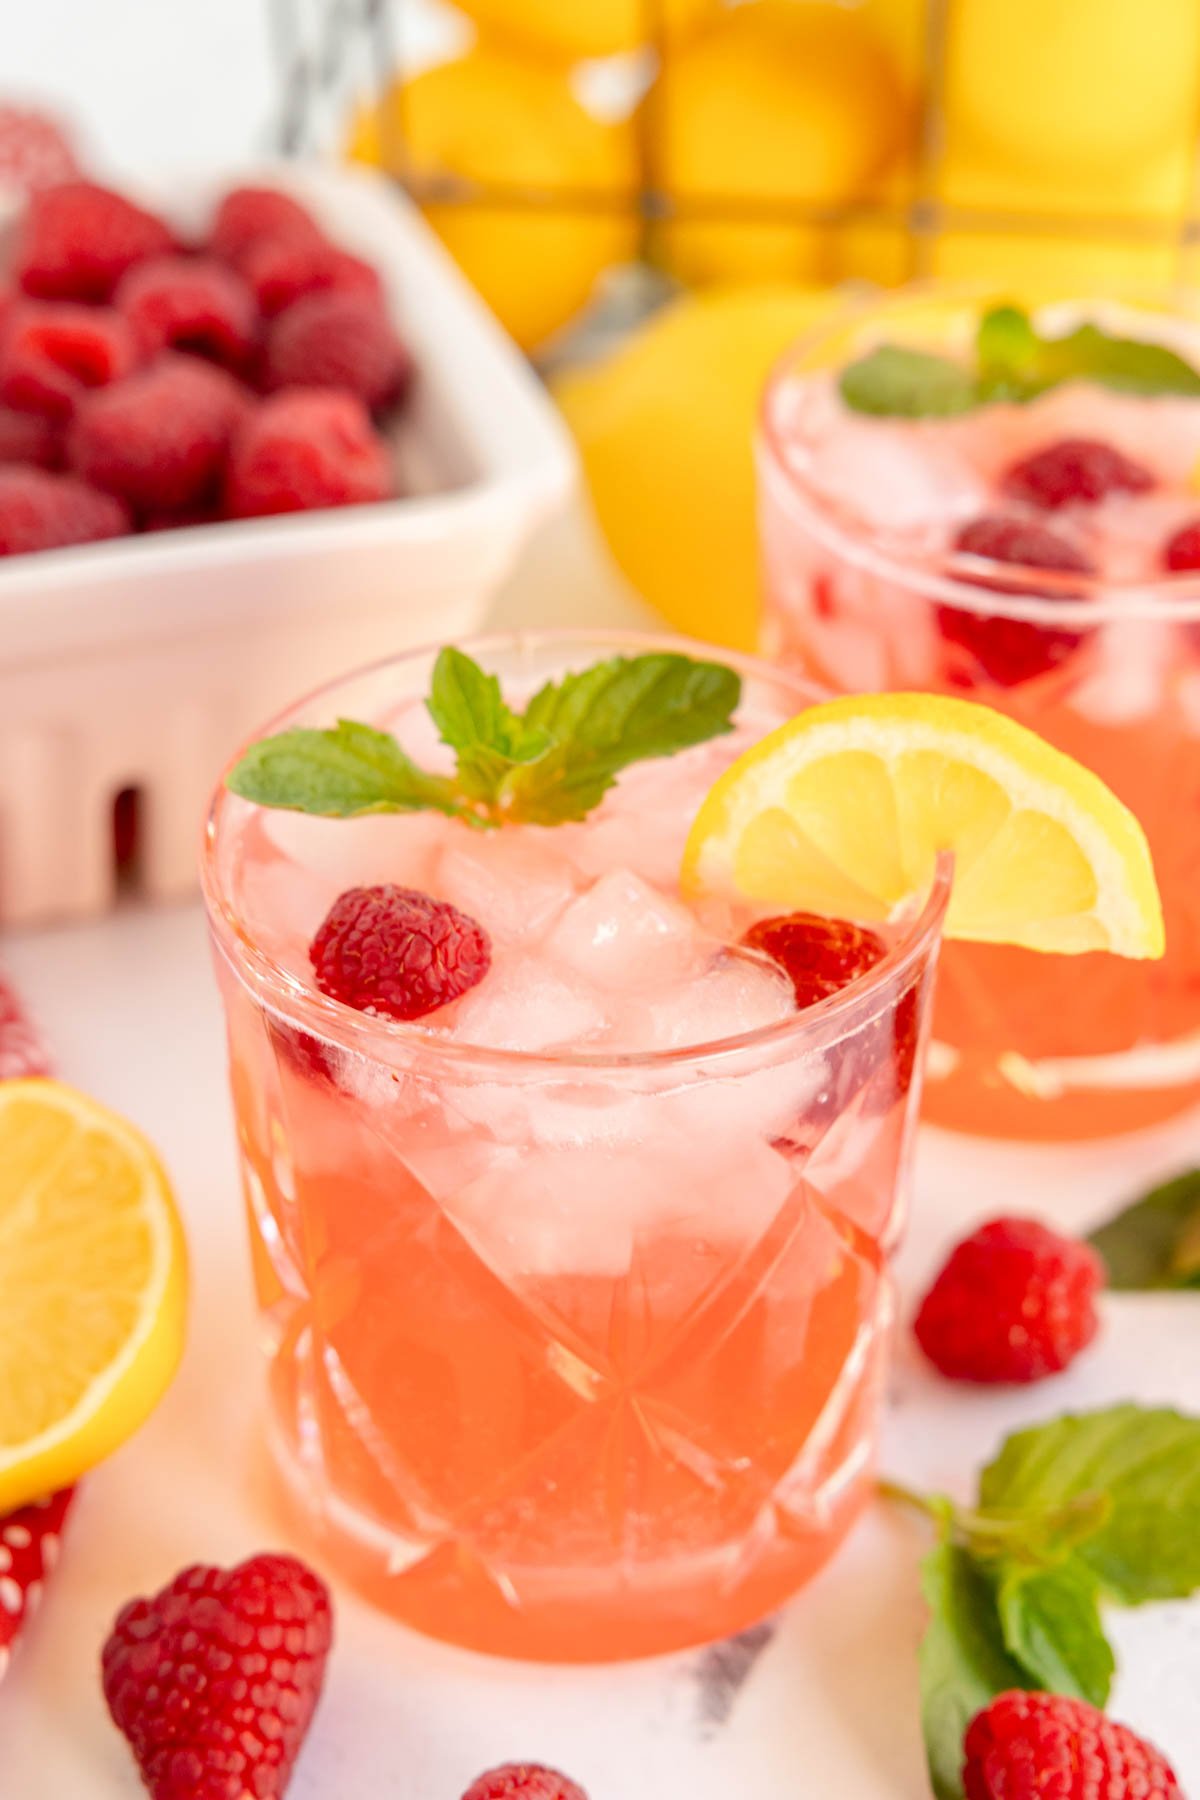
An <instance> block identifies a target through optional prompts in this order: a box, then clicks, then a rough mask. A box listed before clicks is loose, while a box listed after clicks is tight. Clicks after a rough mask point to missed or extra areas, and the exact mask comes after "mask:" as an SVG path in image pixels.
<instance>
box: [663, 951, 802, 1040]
mask: <svg viewBox="0 0 1200 1800" xmlns="http://www.w3.org/2000/svg"><path fill="white" fill-rule="evenodd" d="M651 1010H652V1014H653V1030H654V1038H655V1041H654V1048H655V1049H658V1050H676V1049H680V1048H682V1047H683V1046H684V1045H687V1044H715V1043H719V1042H720V1041H722V1040H723V1039H725V1038H731V1037H740V1036H741V1035H742V1034H743V1033H744V1032H747V1031H758V1030H760V1029H761V1028H762V1027H763V1026H766V1025H774V1024H777V1023H778V1022H779V1021H780V1020H783V1019H787V1018H793V1017H794V1016H795V1012H796V997H795V993H794V992H793V989H792V984H791V982H790V981H789V980H788V979H787V976H786V975H784V974H783V972H782V970H780V969H777V968H776V967H775V966H774V964H772V963H769V962H768V961H767V960H766V959H765V958H764V957H759V956H750V955H745V954H743V953H742V952H740V951H738V950H735V949H729V950H725V951H723V952H722V954H721V955H720V956H718V957H717V958H715V959H714V961H713V962H712V963H711V964H710V965H709V966H708V968H707V969H704V970H703V971H702V972H700V973H698V974H697V975H695V976H694V977H693V978H692V979H691V980H689V981H681V982H680V983H679V984H678V986H676V987H674V988H672V989H671V990H670V991H669V992H667V993H665V994H663V995H662V996H661V997H659V998H656V999H655V1001H654V1003H653V1005H652V1009H651Z"/></svg>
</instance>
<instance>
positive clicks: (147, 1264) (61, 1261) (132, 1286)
mask: <svg viewBox="0 0 1200 1800" xmlns="http://www.w3.org/2000/svg"><path fill="white" fill-rule="evenodd" d="M186 1302H187V1255H186V1251H185V1247H184V1241H183V1232H182V1230H181V1228H180V1224H179V1219H178V1217H177V1215H176V1212H175V1207H174V1203H173V1201H172V1198H171V1191H170V1188H169V1186H168V1184H167V1178H166V1176H165V1175H164V1173H163V1171H162V1169H161V1168H160V1166H159V1163H158V1159H157V1158H156V1156H155V1154H154V1152H153V1150H152V1149H151V1148H150V1145H149V1144H148V1143H147V1142H146V1141H145V1139H144V1138H143V1137H142V1136H141V1134H140V1133H139V1132H137V1131H135V1130H134V1128H133V1126H132V1125H129V1124H127V1123H126V1122H125V1121H124V1120H123V1119H119V1118H117V1117H116V1116H115V1115H114V1114H113V1113H110V1112H107V1111H106V1110H105V1109H104V1108H103V1107H102V1106H99V1105H97V1103H96V1102H95V1101H94V1100H89V1099H88V1098H87V1096H86V1095H84V1094H80V1093H77V1092H76V1091H75V1090H74V1089H73V1088H69V1087H65V1086H63V1085H62V1084H61V1083H60V1082H56V1081H4V1082H0V1513H4V1512H8V1511H10V1510H11V1509H12V1508H14V1507H17V1506H22V1505H25V1504H26V1503H27V1502H29V1501H31V1500H36V1499H38V1498H40V1497H41V1496H42V1495H43V1494H47V1493H50V1492H52V1491H53V1490H54V1489H56V1488H60V1487H65V1486H67V1485H68V1484H69V1483H71V1482H73V1481H75V1480H77V1479H78V1477H79V1476H80V1475H82V1474H84V1473H85V1471H86V1470H88V1469H90V1468H92V1467H93V1466H94V1464H96V1463H98V1462H100V1461H101V1460H102V1458H104V1457H105V1456H107V1455H108V1454H109V1453H110V1451H113V1450H115V1449H116V1448H117V1446H118V1445H119V1444H121V1443H123V1442H124V1440H125V1439H126V1438H127V1437H129V1436H130V1435H131V1433H132V1432H134V1431H136V1429H137V1427H138V1426H139V1425H140V1424H141V1423H142V1421H143V1420H144V1419H145V1418H147V1417H148V1415H149V1414H150V1412H151V1411H152V1410H153V1408H154V1406H155V1405H156V1404H157V1402H158V1400H159V1399H160V1398H161V1396H162V1394H163V1392H164V1390H165V1389H166V1387H167V1385H168V1383H169V1382H170V1380H171V1377H172V1375H173V1374H174V1373H175V1368H176V1365H177V1364H178V1362H179V1357H180V1353H181V1351H182V1348H183V1337H184V1319H185V1313H186Z"/></svg>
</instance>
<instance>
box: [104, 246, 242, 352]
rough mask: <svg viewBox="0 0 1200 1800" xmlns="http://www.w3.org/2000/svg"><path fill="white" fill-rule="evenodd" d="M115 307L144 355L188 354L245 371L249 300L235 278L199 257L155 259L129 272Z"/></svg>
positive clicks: (240, 281)
mask: <svg viewBox="0 0 1200 1800" xmlns="http://www.w3.org/2000/svg"><path fill="white" fill-rule="evenodd" d="M116 305H117V306H118V307H119V308H120V310H121V312H122V313H124V315H125V317H126V318H127V319H128V320H129V323H130V324H131V325H132V327H133V330H134V334H135V336H136V337H137V340H138V342H139V344H140V345H141V347H142V349H143V351H144V352H146V354H147V355H153V354H154V353H155V352H157V351H159V350H167V349H170V350H190V351H191V352H192V353H193V355H195V356H204V357H207V358H208V359H209V361H210V362H217V363H223V364H224V365H225V366H226V368H231V369H240V368H243V367H244V366H245V363H246V361H247V359H248V357H249V354H250V351H251V349H252V348H253V345H254V337H255V330H256V327H257V323H258V321H257V318H256V314H255V306H254V296H253V294H252V293H251V292H250V289H249V288H248V287H247V286H246V283H245V282H244V281H243V280H242V278H241V276H240V275H238V274H237V273H236V271H235V270H233V269H227V268H226V267H225V265H224V263H219V262H216V261H214V260H213V259H212V258H211V257H203V256H192V257H188V256H156V257H154V258H153V259H152V260H151V261H150V262H144V263H139V264H138V266H137V268H136V269H131V270H130V271H129V273H128V275H126V277H125V278H124V280H123V281H122V283H121V285H120V287H119V288H118V289H117V293H116Z"/></svg>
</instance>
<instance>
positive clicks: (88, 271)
mask: <svg viewBox="0 0 1200 1800" xmlns="http://www.w3.org/2000/svg"><path fill="white" fill-rule="evenodd" d="M171 247H172V241H171V233H170V232H169V231H168V230H167V228H166V226H165V225H164V224H163V222H162V220H161V219H156V218H155V217H154V215H153V214H152V213H148V212H143V211H142V209H141V208H140V207H138V206H134V205H133V204H132V202H131V201H129V200H126V199H123V198H122V196H121V195H120V194H114V193H112V192H111V190H110V189H108V188H102V187H97V186H95V184H94V183H92V182H90V181H68V182H64V183H63V184H62V185H61V186H59V187H52V188H44V189H43V190H42V192H41V193H39V194H34V195H33V197H32V199H31V200H30V202H29V208H28V210H27V212H26V215H25V219H24V222H23V224H22V227H21V230H20V233H19V236H18V241H17V248H16V255H15V258H14V263H13V266H14V269H15V271H16V274H17V278H18V281H19V283H20V285H21V287H23V288H24V289H25V292H26V293H27V294H36V295H38V296H39V297H40V298H42V299H44V300H107V299H108V298H109V296H110V295H111V294H112V291H113V289H114V288H115V287H116V285H117V283H118V281H120V279H121V277H122V275H124V273H125V271H126V270H127V269H131V268H132V267H133V266H134V264H135V263H139V262H144V261H145V260H146V258H147V257H150V256H162V255H165V254H166V253H167V252H168V251H169V250H170V249H171Z"/></svg>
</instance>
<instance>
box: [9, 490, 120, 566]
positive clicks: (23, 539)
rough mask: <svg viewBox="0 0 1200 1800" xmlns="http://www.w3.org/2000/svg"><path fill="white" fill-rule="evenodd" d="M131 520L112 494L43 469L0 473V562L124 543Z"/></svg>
mask: <svg viewBox="0 0 1200 1800" xmlns="http://www.w3.org/2000/svg"><path fill="white" fill-rule="evenodd" d="M130 529H131V525H130V519H129V514H128V513H127V512H126V510H125V508H124V507H123V506H122V504H121V502H120V501H119V500H115V499H114V498H113V497H112V495H111V494H98V493H97V492H96V490H95V488H90V487H87V486H86V485H85V484H84V483H83V482H82V481H73V480H72V479H71V477H70V476H69V475H49V474H47V473H46V471H45V470H44V469H17V468H6V469H0V556H21V555H23V554H24V553H25V552H26V551H28V550H58V549H61V548H63V547H64V546H65V545H67V544H91V543H96V542H98V541H99V540H100V539H101V538H115V537H124V536H125V534H126V533H127V532H128V531H129V530H130Z"/></svg>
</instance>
